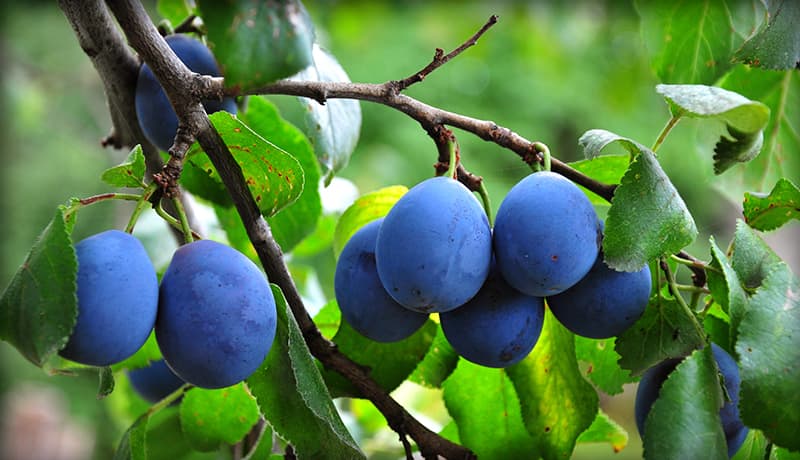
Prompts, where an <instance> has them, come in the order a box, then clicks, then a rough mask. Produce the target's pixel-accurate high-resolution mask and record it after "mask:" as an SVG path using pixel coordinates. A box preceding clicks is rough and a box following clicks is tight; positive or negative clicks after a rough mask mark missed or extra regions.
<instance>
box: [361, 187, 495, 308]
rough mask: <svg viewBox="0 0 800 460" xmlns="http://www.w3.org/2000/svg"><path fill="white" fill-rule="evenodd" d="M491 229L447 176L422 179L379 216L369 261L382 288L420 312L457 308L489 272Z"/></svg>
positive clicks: (470, 199) (464, 190)
mask: <svg viewBox="0 0 800 460" xmlns="http://www.w3.org/2000/svg"><path fill="white" fill-rule="evenodd" d="M491 257H492V241H491V229H490V227H489V220H488V218H487V217H486V213H485V212H484V211H483V208H482V207H481V204H480V203H479V202H478V199H477V198H475V196H474V195H473V194H472V192H470V191H469V190H468V189H467V188H466V187H465V186H464V185H462V184H461V183H460V182H458V181H455V180H453V179H451V178H448V177H433V178H430V179H427V180H425V181H423V182H421V183H419V184H417V185H416V186H414V187H413V188H412V189H411V190H409V191H408V193H406V194H405V195H403V197H402V198H400V200H398V201H397V203H395V204H394V206H393V207H392V209H391V210H389V213H388V214H387V215H386V217H385V218H384V221H383V224H382V225H381V228H380V230H379V231H378V239H377V241H376V243H375V262H376V266H377V268H378V276H379V277H380V280H381V283H382V284H383V287H384V288H385V289H386V292H388V293H389V295H390V296H392V298H393V299H394V300H396V301H397V302H398V303H399V304H400V305H403V306H404V307H406V308H409V309H411V310H414V311H417V312H421V313H431V312H444V311H449V310H452V309H454V308H457V307H459V306H461V305H463V304H464V303H466V302H467V301H468V300H469V299H471V298H472V296H474V295H475V294H476V293H477V292H478V290H479V289H480V288H481V286H482V285H483V282H484V281H485V280H486V277H487V275H488V274H489V264H490V262H491Z"/></svg>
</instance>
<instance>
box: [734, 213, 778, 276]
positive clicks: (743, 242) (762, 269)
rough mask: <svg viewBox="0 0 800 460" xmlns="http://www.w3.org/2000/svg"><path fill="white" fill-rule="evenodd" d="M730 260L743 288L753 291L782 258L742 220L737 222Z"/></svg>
mask: <svg viewBox="0 0 800 460" xmlns="http://www.w3.org/2000/svg"><path fill="white" fill-rule="evenodd" d="M730 259H731V266H732V267H733V269H734V270H735V271H736V274H737V275H738V276H739V281H741V283H742V287H744V288H745V289H746V290H751V291H752V290H754V289H756V288H758V287H759V286H761V283H762V282H763V281H764V279H765V278H766V277H767V275H769V273H770V272H772V270H773V269H774V268H775V267H777V266H778V265H779V264H780V263H781V258H780V257H778V255H777V254H775V252H774V251H773V250H772V248H770V247H769V246H768V245H767V243H765V242H764V240H762V239H761V237H759V236H758V235H757V234H756V232H754V231H753V229H751V228H750V227H749V226H747V224H745V223H744V222H743V221H741V220H737V221H736V233H734V235H733V242H732V243H731V257H730Z"/></svg>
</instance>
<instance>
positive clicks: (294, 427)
mask: <svg viewBox="0 0 800 460" xmlns="http://www.w3.org/2000/svg"><path fill="white" fill-rule="evenodd" d="M272 291H273V293H274V294H275V300H276V304H277V309H278V330H277V333H276V336H275V342H274V343H273V345H272V349H271V350H270V353H269V355H268V356H267V358H266V360H265V361H264V364H262V366H261V368H259V369H258V370H257V371H256V372H255V373H254V374H253V375H251V376H250V377H249V378H248V379H247V385H248V386H249V387H250V391H251V392H252V394H253V396H255V397H256V400H257V401H258V405H259V407H260V408H261V412H262V414H264V417H265V418H266V419H267V422H268V423H269V424H270V425H272V428H273V429H274V430H275V432H276V433H277V434H278V435H279V436H280V437H281V438H283V439H284V440H286V442H288V443H290V444H291V445H292V446H293V447H294V449H295V453H296V454H297V457H298V458H329V459H347V460H349V459H354V458H364V454H363V453H362V452H361V450H360V449H359V448H358V445H357V444H356V443H355V441H353V438H352V437H351V436H350V433H349V432H348V431H347V428H345V426H344V423H343V422H342V419H341V418H340V417H339V414H338V412H337V411H336V407H334V405H333V401H332V400H331V396H330V393H328V389H327V387H325V383H324V382H323V380H322V376H321V375H320V373H319V369H318V368H317V366H316V364H315V363H314V358H313V357H312V356H311V353H310V352H309V350H308V347H307V346H306V343H305V341H304V340H303V334H302V332H300V328H299V327H298V326H297V323H296V322H295V319H294V316H292V313H291V311H290V310H289V309H288V305H287V304H286V299H285V298H284V297H283V293H282V292H281V291H280V289H278V288H277V287H276V286H273V287H272Z"/></svg>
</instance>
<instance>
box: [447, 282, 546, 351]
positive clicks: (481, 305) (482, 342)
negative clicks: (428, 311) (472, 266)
mask: <svg viewBox="0 0 800 460" xmlns="http://www.w3.org/2000/svg"><path fill="white" fill-rule="evenodd" d="M439 318H440V320H441V324H442V330H443V331H444V335H445V337H446V338H447V341H448V342H449V343H450V345H452V346H453V348H454V349H455V350H456V351H457V352H458V354H459V355H461V356H462V357H464V358H465V359H467V360H469V361H472V362H473V363H476V364H480V365H482V366H487V367H508V366H511V365H512V364H515V363H517V362H519V361H521V360H522V359H523V358H525V357H526V356H528V354H529V353H530V352H531V350H533V347H534V346H535V345H536V342H537V341H538V340H539V336H540V335H541V333H542V324H543V322H544V301H543V299H542V298H541V297H532V296H528V295H526V294H523V293H521V292H519V291H517V290H516V289H514V288H512V287H511V286H509V285H508V283H507V282H506V281H505V280H504V279H503V277H502V276H501V275H500V273H499V271H498V270H497V269H496V268H493V269H492V271H491V272H490V273H489V277H488V278H487V279H486V282H485V283H484V285H483V287H481V290H480V291H478V294H477V295H475V297H473V298H472V299H471V300H470V301H469V302H467V303H466V304H464V305H462V306H461V307H459V308H457V309H455V310H452V311H449V312H445V313H442V314H440V315H439Z"/></svg>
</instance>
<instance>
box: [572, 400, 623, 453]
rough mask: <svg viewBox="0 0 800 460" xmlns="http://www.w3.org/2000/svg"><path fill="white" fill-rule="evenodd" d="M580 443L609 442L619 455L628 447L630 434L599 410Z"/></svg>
mask: <svg viewBox="0 0 800 460" xmlns="http://www.w3.org/2000/svg"><path fill="white" fill-rule="evenodd" d="M578 442H579V443H590V442H607V443H609V444H611V448H612V449H614V453H618V452H620V451H621V450H622V449H624V448H625V446H627V445H628V432H627V431H625V428H622V427H621V426H620V425H618V424H617V423H616V422H615V421H613V420H611V418H609V416H608V415H606V413H605V412H603V410H602V409H599V410H598V411H597V417H595V419H594V421H593V422H592V424H591V425H590V426H589V428H587V429H586V431H584V432H583V433H581V435H580V436H578Z"/></svg>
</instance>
